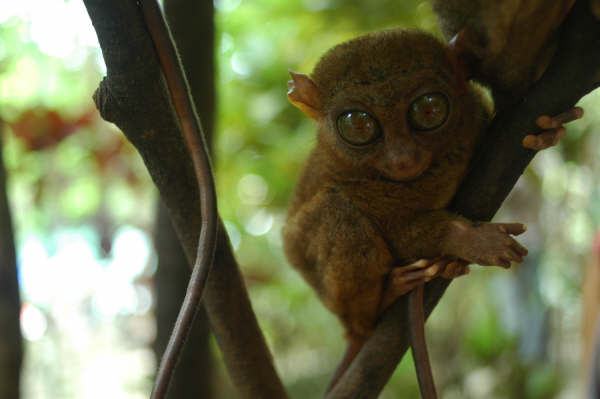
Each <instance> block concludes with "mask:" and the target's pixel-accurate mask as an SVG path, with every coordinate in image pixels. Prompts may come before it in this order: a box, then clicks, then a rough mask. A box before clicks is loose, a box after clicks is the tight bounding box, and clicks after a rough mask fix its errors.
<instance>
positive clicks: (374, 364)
mask: <svg viewBox="0 0 600 399" xmlns="http://www.w3.org/2000/svg"><path fill="white" fill-rule="evenodd" d="M560 38H561V40H560V43H559V48H558V50H557V53H556V55H555V57H554V59H553V60H552V63H551V65H550V66H549V68H548V70H547V71H546V73H545V74H544V76H543V77H542V79H541V80H540V81H539V82H537V83H536V85H535V86H534V87H533V88H532V89H531V90H530V92H529V93H528V94H527V95H526V97H525V98H524V99H523V100H522V102H521V103H520V104H518V105H517V106H515V107H512V108H511V109H506V110H503V112H502V113H500V114H498V115H497V116H496V117H495V118H494V121H493V123H492V126H491V128H490V132H489V133H488V135H487V139H486V142H485V143H484V145H483V146H482V147H481V148H480V151H479V152H478V154H477V161H476V165H477V166H476V167H475V168H473V170H472V172H471V173H470V175H468V176H467V177H466V178H465V180H464V182H463V183H462V185H461V187H460V189H459V191H458V193H457V195H456V197H455V199H454V201H453V203H452V205H451V207H450V209H451V210H453V211H455V212H457V213H459V214H461V215H464V216H466V217H468V218H470V219H472V220H481V221H484V220H490V219H491V218H492V217H493V215H494V214H495V213H496V211H497V210H498V208H500V205H501V204H502V202H503V201H504V199H505V198H506V196H507V195H508V193H509V192H510V190H511V189H512V187H513V186H514V184H515V183H516V182H517V180H518V178H519V177H520V176H521V174H522V173H523V171H524V170H525V167H526V166H527V165H528V164H529V162H530V161H531V159H532V158H533V156H534V155H535V153H534V152H533V151H531V150H527V149H525V148H523V147H522V145H521V140H522V139H523V137H524V136H525V135H527V134H528V133H530V132H539V130H540V129H539V128H538V127H537V126H536V125H535V119H536V118H537V117H538V116H540V115H544V114H546V115H556V114H558V113H560V112H562V111H565V110H567V109H569V108H571V107H572V106H573V105H575V103H576V102H577V101H578V100H579V99H580V98H581V97H583V96H584V95H585V94H587V93H589V92H590V91H592V90H593V89H595V88H596V87H598V86H599V83H600V51H599V50H600V23H599V22H598V21H596V20H595V19H594V17H593V16H592V14H591V12H590V11H589V4H588V1H587V0H578V1H577V3H576V4H575V6H574V8H573V10H572V12H571V15H569V17H568V18H567V20H566V21H565V24H564V26H563V27H562V32H561V34H560ZM449 284H450V280H444V279H440V278H438V279H435V280H433V281H431V282H430V283H429V284H427V286H426V292H425V308H426V313H427V315H429V314H430V313H431V311H432V310H433V308H434V307H435V306H436V305H437V303H438V302H439V300H440V299H441V297H442V295H443V294H444V292H445V290H446V288H447V287H448V285H449ZM408 314H409V313H408V301H407V298H406V296H405V297H403V298H401V299H400V300H399V301H398V302H396V303H395V304H394V305H393V306H392V307H391V308H390V309H389V310H388V311H387V312H386V314H385V315H384V316H383V318H382V320H381V321H380V323H379V324H378V325H377V327H376V330H375V333H374V334H373V336H372V337H371V338H370V339H369V340H368V341H367V343H366V344H365V346H364V347H363V350H362V351H361V352H360V353H359V355H358V356H357V358H356V359H355V361H354V362H353V363H352V365H351V367H350V368H349V369H348V371H347V372H346V374H344V376H343V378H342V379H341V380H340V381H339V383H338V384H337V385H336V387H335V389H334V390H332V391H331V392H330V393H329V394H328V395H327V399H342V398H343V399H348V398H361V399H366V398H376V397H377V395H378V394H379V392H381V390H382V389H383V387H384V386H385V384H386V383H387V381H388V379H389V378H390V376H391V374H392V373H393V371H394V369H395V368H396V365H397V364H398V362H399V361H400V360H401V359H402V357H403V356H404V353H405V352H406V350H407V349H408V347H409V346H410V341H409V333H408V331H409V328H408Z"/></svg>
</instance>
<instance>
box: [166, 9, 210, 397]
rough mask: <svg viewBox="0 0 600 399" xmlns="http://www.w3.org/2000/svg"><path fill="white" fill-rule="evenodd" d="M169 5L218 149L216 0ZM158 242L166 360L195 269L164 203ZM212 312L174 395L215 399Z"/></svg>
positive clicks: (196, 331) (205, 124) (190, 345)
mask: <svg viewBox="0 0 600 399" xmlns="http://www.w3.org/2000/svg"><path fill="white" fill-rule="evenodd" d="M164 9H165V14H166V18H167V22H168V23H169V26H170V28H171V33H172V35H173V39H174V41H175V44H176V46H177V49H178V50H179V55H180V57H181V63H182V65H183V68H184V70H185V73H186V76H187V78H188V83H189V86H190V93H191V94H192V97H193V99H194V102H195V105H196V110H197V111H198V116H199V117H200V122H201V124H202V128H203V131H204V135H205V138H206V142H207V145H208V146H209V147H212V141H213V140H212V138H213V125H214V122H213V121H214V109H215V74H214V18H213V16H214V10H213V2H212V0H199V1H190V0H166V1H165V2H164ZM155 232H156V233H155V243H156V250H157V253H158V268H157V271H156V275H155V288H156V323H157V334H156V341H155V352H156V354H157V358H159V359H160V358H161V357H162V354H163V352H164V350H165V348H166V346H167V342H168V340H169V336H170V334H171V331H172V330H173V326H174V324H175V320H176V318H177V313H178V312H179V308H180V307H181V304H182V302H183V298H184V296H185V292H186V287H187V284H188V280H189V276H190V272H189V270H190V269H189V266H188V262H187V259H186V257H185V253H184V252H183V249H182V248H181V245H180V243H179V239H178V238H177V235H176V233H175V230H174V229H173V227H172V225H171V221H170V219H169V214H168V211H167V208H166V207H165V206H164V204H163V203H162V202H160V201H159V204H158V206H157V212H156V226H155ZM209 336H210V331H209V324H208V319H207V316H206V311H205V310H204V307H203V306H202V307H201V308H200V309H199V310H198V314H197V315H196V320H195V321H194V326H193V328H192V330H191V332H190V336H189V337H188V340H187V342H186V344H185V349H184V351H183V353H182V356H181V359H180V360H179V364H178V366H177V369H176V371H175V374H174V376H173V381H172V382H171V386H170V389H169V394H168V397H169V398H173V399H176V398H207V399H208V398H211V397H212V396H213V383H212V382H213V373H212V360H211V354H210V347H209Z"/></svg>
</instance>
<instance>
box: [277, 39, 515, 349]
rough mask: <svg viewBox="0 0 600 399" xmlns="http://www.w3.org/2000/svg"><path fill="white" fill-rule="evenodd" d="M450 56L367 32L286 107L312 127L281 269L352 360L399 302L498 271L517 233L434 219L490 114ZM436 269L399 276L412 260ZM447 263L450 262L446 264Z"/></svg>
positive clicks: (440, 215)
mask: <svg viewBox="0 0 600 399" xmlns="http://www.w3.org/2000/svg"><path fill="white" fill-rule="evenodd" d="M460 68H461V67H460V65H458V63H457V60H456V58H455V57H454V54H453V53H452V51H451V49H449V48H448V47H446V46H445V45H443V44H442V43H440V42H439V41H437V40H436V39H434V38H433V37H431V36H429V35H427V34H425V33H422V32H418V31H403V30H392V31H384V32H378V33H375V34H372V35H368V36H365V37H361V38H358V39H355V40H352V41H350V42H347V43H344V44H341V45H339V46H336V47H334V48H333V49H332V50H330V51H329V52H328V53H327V54H326V55H325V56H324V57H323V58H322V59H321V61H320V62H319V64H318V65H317V66H316V67H315V70H314V72H313V74H312V75H311V78H309V77H307V76H305V75H301V74H295V73H292V78H293V81H292V82H291V83H290V92H289V94H288V96H289V98H290V100H291V101H292V103H294V104H295V105H297V106H298V107H299V108H300V109H301V110H303V111H304V112H305V113H306V114H307V115H308V116H310V117H311V118H313V119H315V120H316V121H317V122H318V134H317V145H316V147H315V149H314V150H313V152H312V153H311V155H310V157H309V159H308V161H307V163H306V165H305V167H304V171H303V173H302V176H301V178H300V181H299V183H298V187H297V189H296V193H295V196H294V198H293V200H292V204H291V207H290V210H289V215H288V221H287V224H286V226H285V229H284V245H285V251H286V253H287V255H288V258H289V259H290V262H291V263H292V264H293V265H294V266H295V267H296V268H297V269H298V270H299V271H300V273H301V274H302V275H303V276H304V278H305V279H306V280H307V281H308V282H309V283H310V284H311V285H312V286H313V288H314V289H315V290H316V291H317V293H318V294H319V296H320V298H321V299H322V300H323V302H324V303H325V305H326V306H327V307H328V308H329V309H331V310H332V311H333V312H334V313H336V314H337V315H338V316H339V318H340V319H341V321H342V323H343V325H344V327H345V330H346V337H347V339H348V340H349V343H350V348H352V347H354V348H355V349H354V350H355V351H356V350H357V348H360V346H361V345H362V343H363V342H364V341H365V339H366V338H367V337H368V336H369V335H370V334H371V332H372V330H373V328H374V326H375V324H376V321H377V318H378V317H379V316H380V315H381V313H382V312H383V311H384V310H385V309H386V308H387V307H388V306H389V305H390V304H391V303H393V301H394V300H395V299H397V298H398V297H399V296H400V295H403V294H405V293H407V292H408V291H410V290H411V289H412V288H414V287H415V286H417V285H419V284H422V283H424V282H426V281H428V280H429V279H431V278H433V277H435V276H437V275H444V272H445V270H444V269H449V268H450V269H451V268H452V267H453V266H456V264H457V263H458V264H459V266H460V265H462V266H463V269H462V271H461V268H460V267H458V268H456V269H455V271H454V272H453V273H454V274H453V273H449V275H446V277H453V276H456V275H459V274H461V273H463V272H464V266H465V265H466V264H467V263H479V264H482V265H500V266H505V267H507V266H509V265H510V263H511V262H512V261H521V260H522V258H523V256H524V255H525V254H526V252H527V251H526V249H525V248H523V247H522V246H521V245H520V244H518V243H517V242H516V241H515V240H514V239H513V238H512V237H511V236H510V234H520V233H522V232H523V231H524V227H523V226H522V225H520V224H496V223H473V222H470V221H468V220H466V219H464V218H462V217H460V216H459V215H455V214H452V213H450V212H448V211H446V210H445V209H444V208H445V207H446V206H447V205H448V204H449V202H450V200H451V199H452V197H453V195H454V193H455V191H456V189H457V187H458V185H459V183H460V181H461V179H462V177H463V176H464V175H465V173H466V172H467V169H468V167H469V161H470V160H471V156H472V154H473V152H474V150H475V147H476V145H477V143H478V141H479V139H480V138H481V137H482V135H483V134H484V133H485V131H486V128H487V125H488V123H489V119H490V110H489V108H488V107H487V106H486V105H485V102H484V101H483V100H482V97H481V96H480V93H479V91H478V90H476V89H475V88H474V87H472V86H471V85H470V84H469V83H468V82H467V80H466V78H465V76H464V73H462V71H461V70H460ZM423 258H427V259H442V261H433V262H429V263H428V262H425V263H421V264H419V263H418V262H417V263H416V264H413V265H411V266H409V267H403V266H405V265H407V264H410V263H411V262H415V261H417V260H419V259H423ZM455 260H457V261H456V262H455Z"/></svg>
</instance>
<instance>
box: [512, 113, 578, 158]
mask: <svg viewBox="0 0 600 399" xmlns="http://www.w3.org/2000/svg"><path fill="white" fill-rule="evenodd" d="M581 117H583V108H581V107H575V108H571V109H570V110H568V111H566V112H563V113H561V114H558V115H556V116H553V117H550V116H548V115H542V116H540V117H539V118H537V119H536V121H535V123H536V125H538V126H539V127H540V128H542V129H544V130H545V131H544V132H542V133H540V134H538V135H534V134H530V135H528V136H525V138H524V139H523V146H524V147H526V148H530V149H532V150H535V151H540V150H544V149H546V148H548V147H552V146H554V145H556V144H557V143H558V140H560V139H561V138H562V137H564V135H565V134H566V130H565V128H564V127H563V125H564V124H565V123H568V122H571V121H574V120H577V119H580V118H581Z"/></svg>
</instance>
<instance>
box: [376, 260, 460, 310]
mask: <svg viewBox="0 0 600 399" xmlns="http://www.w3.org/2000/svg"><path fill="white" fill-rule="evenodd" d="M469 271H470V270H469V264H468V263H467V262H465V261H463V260H459V259H456V258H453V257H442V258H437V259H420V260H418V261H416V262H414V263H411V264H410V265H407V266H402V267H395V268H394V269H392V271H391V272H390V274H389V276H388V278H387V281H386V282H385V284H384V287H383V296H382V299H381V304H380V305H379V312H378V313H379V314H381V313H382V312H383V311H384V310H385V309H387V308H388V307H389V306H390V305H391V304H392V303H394V302H395V301H396V299H398V298H399V297H401V296H402V295H404V294H406V293H408V292H409V291H411V290H413V289H414V288H416V287H417V286H419V285H420V284H423V283H426V282H428V281H429V280H431V279H432V278H434V277H436V276H441V277H444V278H455V277H459V276H462V275H463V274H468V273H469Z"/></svg>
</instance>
